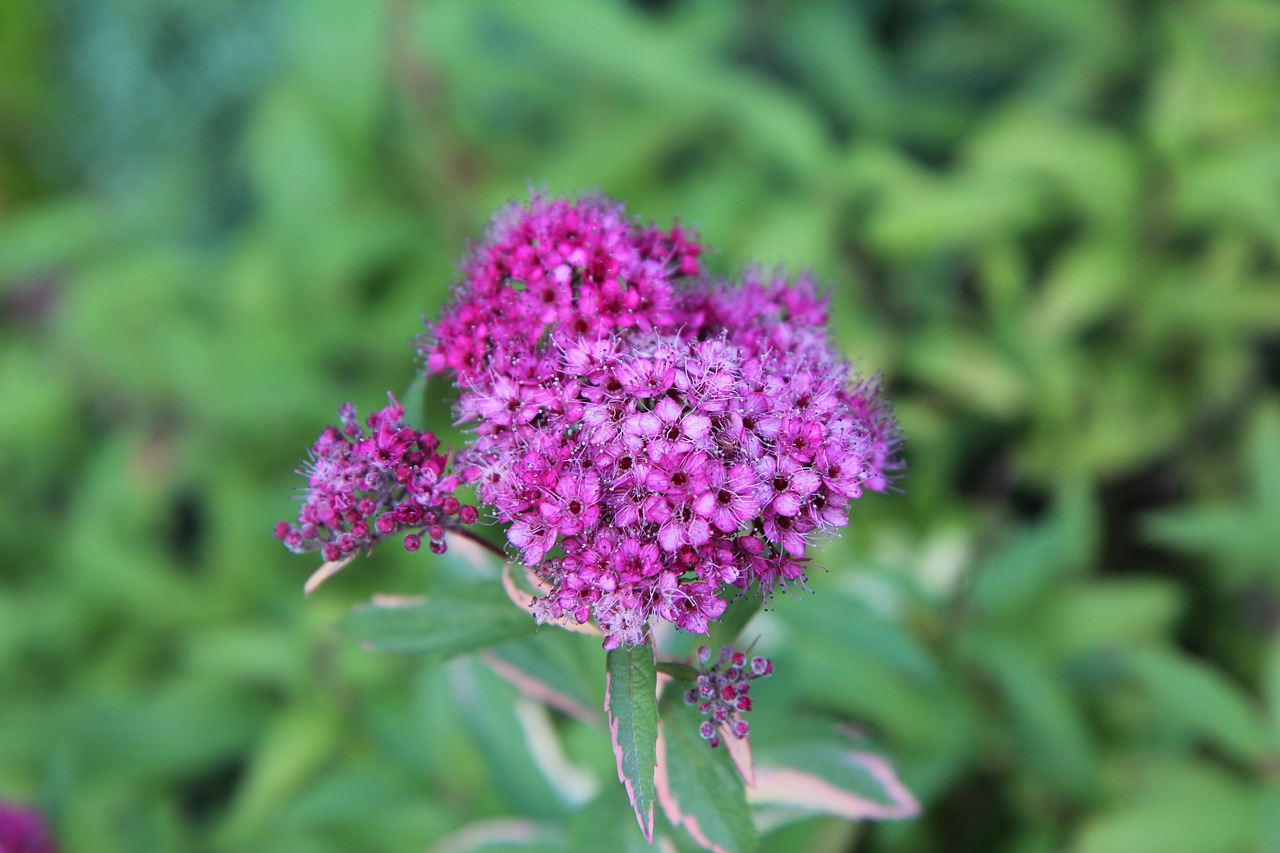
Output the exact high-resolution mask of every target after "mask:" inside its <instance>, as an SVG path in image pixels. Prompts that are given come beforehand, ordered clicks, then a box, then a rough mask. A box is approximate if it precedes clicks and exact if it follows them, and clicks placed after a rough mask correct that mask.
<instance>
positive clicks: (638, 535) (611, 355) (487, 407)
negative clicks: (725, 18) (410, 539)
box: [286, 196, 897, 649]
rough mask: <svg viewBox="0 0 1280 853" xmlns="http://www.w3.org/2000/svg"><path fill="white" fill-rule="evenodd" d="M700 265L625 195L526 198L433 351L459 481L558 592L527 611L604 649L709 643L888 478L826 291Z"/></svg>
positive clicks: (451, 310)
mask: <svg viewBox="0 0 1280 853" xmlns="http://www.w3.org/2000/svg"><path fill="white" fill-rule="evenodd" d="M700 254H701V247H700V246H699V245H698V244H697V243H696V242H695V241H694V240H693V239H692V237H691V235H689V234H688V233H687V232H685V231H683V230H681V229H680V228H678V227H677V228H673V229H671V230H670V231H661V230H658V229H656V228H653V227H643V226H639V225H637V224H636V223H634V222H632V221H631V220H630V219H629V218H628V217H627V216H626V215H625V213H624V211H623V209H622V206H621V205H620V204H617V203H616V202H613V201H610V200H607V199H604V198H601V197H594V196H593V197H587V198H583V199H579V200H563V199H558V200H548V199H545V198H542V197H538V196H535V197H534V199H533V200H532V202H531V203H530V204H529V205H528V206H527V207H521V206H512V207H511V208H509V209H508V210H506V211H505V212H503V213H502V214H501V215H500V216H499V217H498V218H497V220H496V221H495V223H494V225H493V227H492V229H491V232H490V234H489V236H488V237H487V239H486V240H485V241H484V242H483V243H482V244H480V245H479V246H477V247H475V248H474V249H473V251H472V252H471V254H470V255H469V257H468V259H467V260H466V262H465V263H464V266H463V277H462V280H461V282H460V284H459V285H458V286H457V287H456V288H455V291H454V298H453V301H452V303H451V304H450V305H449V307H448V308H447V309H446V310H445V312H444V314H443V316H442V318H441V319H440V320H439V322H437V323H436V324H434V325H433V326H431V327H430V329H429V332H430V334H429V336H428V338H427V339H426V340H425V341H424V342H423V344H422V354H423V356H424V359H425V362H426V365H427V369H428V371H429V372H432V373H440V372H448V373H452V374H453V375H454V377H455V378H456V382H457V385H458V387H459V389H460V397H459V401H458V412H459V415H460V418H461V421H462V422H464V423H468V424H471V425H472V429H473V432H474V435H475V439H474V441H473V442H472V443H471V444H470V446H469V447H468V448H467V449H466V450H464V451H463V452H462V454H461V455H460V456H459V458H458V460H457V466H456V468H455V470H456V471H458V472H459V473H458V476H460V477H461V478H462V479H463V480H467V481H474V482H475V483H476V487H477V492H478V495H479V497H480V499H481V501H482V502H483V503H484V504H485V505H486V506H487V507H488V508H490V510H491V512H492V514H493V517H494V519H495V520H496V521H498V522H500V523H502V524H504V525H506V530H507V538H508V541H509V542H510V543H511V545H513V546H514V547H515V549H516V550H517V551H518V553H519V556H520V559H521V560H523V561H524V563H526V564H527V565H529V566H531V567H532V568H533V569H534V571H535V572H536V573H537V574H538V575H540V576H541V577H542V578H543V579H544V580H545V581H546V582H547V583H548V585H549V588H550V592H549V594H548V595H546V596H545V597H544V598H542V599H540V600H539V601H538V602H536V604H535V614H536V615H537V616H538V617H539V618H540V619H542V620H549V619H559V618H563V617H565V616H569V617H571V618H573V619H575V620H577V621H578V622H586V621H588V620H594V621H595V622H596V624H598V625H599V626H600V628H601V629H602V630H603V631H604V633H605V643H604V645H605V648H607V649H612V648H616V647H618V646H620V645H624V644H625V645H640V644H643V643H644V642H645V641H646V638H647V634H648V630H649V626H650V624H651V622H652V621H653V620H654V619H664V620H667V621H669V622H671V623H673V624H675V625H676V626H677V627H679V628H682V629H684V630H687V631H691V632H694V633H705V632H706V631H707V628H708V622H709V621H711V620H715V619H716V618H718V617H719V616H720V615H721V614H722V613H723V612H724V610H725V607H726V602H725V600H724V599H723V598H722V597H721V595H722V594H723V593H725V592H726V591H727V590H729V589H730V588H731V587H732V588H733V591H734V592H737V591H739V590H746V589H747V588H749V587H750V586H751V585H752V584H753V583H754V584H757V585H758V586H759V588H760V590H761V591H762V592H763V593H764V594H765V595H768V594H770V593H772V592H773V591H774V589H775V588H777V587H785V586H786V585H788V584H799V585H803V584H804V582H805V568H806V565H807V563H808V561H809V556H808V549H809V548H810V546H811V545H812V543H813V542H814V541H815V540H816V539H817V538H819V537H822V536H826V535H828V534H830V533H831V532H833V531H834V530H836V529H837V528H839V527H842V526H843V525H845V524H847V523H848V515H847V509H848V505H849V503H850V501H852V500H853V499H855V498H857V497H859V495H860V494H861V492H862V490H863V489H872V490H877V491H878V490H883V489H885V488H886V487H887V484H888V480H889V476H890V474H891V472H892V470H893V468H894V467H895V465H896V464H897V463H896V461H895V458H894V452H895V445H896V428H895V426H894V422H893V419H892V417H891V415H890V414H889V412H888V411H887V408H886V407H885V406H884V405H883V403H882V402H881V399H880V395H879V388H878V386H877V385H876V384H875V383H874V382H867V381H860V380H857V379H856V378H855V377H854V376H853V374H852V373H851V371H850V367H849V365H848V363H847V362H846V361H844V359H842V358H841V357H840V356H839V355H838V354H836V352H835V351H834V349H833V347H832V345H831V342H830V340H829V338H828V336H827V333H826V331H825V328H824V327H825V324H826V319H827V317H826V306H825V302H824V300H822V299H820V298H819V297H818V295H817V293H816V288H815V286H814V284H813V281H812V280H811V279H810V278H809V277H808V276H801V277H799V278H798V279H797V280H795V281H790V280H788V279H787V278H786V277H785V276H782V275H773V276H766V275H763V274H762V273H761V272H759V271H757V270H750V271H748V272H746V273H745V274H744V275H743V276H742V277H741V278H740V280H739V281H737V282H733V283H729V282H713V281H710V280H707V279H705V278H695V276H697V275H698V273H700V268H699V262H698V258H699V256H700ZM317 456H321V453H320V452H319V451H317ZM380 470H381V469H380ZM436 474H437V476H439V474H440V472H439V471H437V472H436ZM446 479H447V478H446ZM433 485H434V486H435V487H436V488H437V491H436V492H435V493H433V494H442V493H443V492H444V491H445V490H446V488H445V487H446V486H450V487H451V486H452V485H456V483H445V482H444V480H440V481H439V484H437V481H433ZM313 487H314V478H313ZM344 494H346V493H344ZM309 503H310V501H309ZM329 516H330V517H331V516H332V513H330V514H329ZM347 517H349V516H344V518H347ZM321 520H322V521H323V518H321ZM326 523H327V522H326ZM330 529H336V528H332V527H331V526H330ZM292 532H293V531H292V530H290V531H289V532H288V534H291V533H292ZM288 534H286V536H287V535H288ZM301 535H302V536H303V538H304V540H305V537H306V528H305V526H304V528H303V530H302V532H301ZM338 541H339V543H341V542H342V541H343V540H342V538H341V537H339V540H338ZM352 541H354V542H355V543H356V544H355V547H360V545H361V544H362V542H361V541H360V538H359V537H354V539H353V540H352ZM339 548H341V545H340V544H339Z"/></svg>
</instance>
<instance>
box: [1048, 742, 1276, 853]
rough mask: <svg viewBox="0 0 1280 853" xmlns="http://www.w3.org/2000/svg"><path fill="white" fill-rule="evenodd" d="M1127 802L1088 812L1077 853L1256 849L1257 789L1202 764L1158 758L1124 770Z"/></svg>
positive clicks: (1207, 852) (1203, 852)
mask: <svg viewBox="0 0 1280 853" xmlns="http://www.w3.org/2000/svg"><path fill="white" fill-rule="evenodd" d="M1127 769H1128V771H1129V774H1128V775H1129V776H1130V777H1132V778H1133V779H1134V780H1135V784H1136V786H1137V790H1135V791H1134V792H1133V796H1132V798H1131V799H1130V801H1129V802H1126V803H1125V804H1124V805H1122V806H1120V807H1118V808H1114V809H1111V810H1108V811H1106V812H1103V813H1101V814H1096V815H1094V816H1091V817H1090V818H1089V819H1088V820H1087V821H1086V822H1085V824H1084V827H1083V830H1082V831H1081V833H1080V836H1079V838H1078V839H1077V843H1076V845H1075V846H1073V847H1072V848H1071V849H1072V850H1074V851H1076V853H1134V851H1143V850H1152V851H1157V850H1158V851H1160V853H1236V851H1240V850H1254V849H1257V848H1256V847H1255V846H1254V844H1255V843H1256V835H1257V833H1258V828H1259V827H1258V823H1259V817H1260V814H1259V803H1258V797H1257V793H1256V792H1255V791H1253V790H1251V789H1250V788H1249V787H1247V786H1245V785H1242V784H1241V783H1240V782H1238V781H1236V780H1235V779H1233V778H1231V777H1229V776H1228V775H1227V774H1225V773H1223V772H1222V771H1220V770H1218V769H1216V768H1212V767H1209V766H1206V765H1203V764H1186V763H1182V762H1169V761H1157V762H1148V763H1145V764H1139V765H1137V766H1134V767H1131V768H1127Z"/></svg>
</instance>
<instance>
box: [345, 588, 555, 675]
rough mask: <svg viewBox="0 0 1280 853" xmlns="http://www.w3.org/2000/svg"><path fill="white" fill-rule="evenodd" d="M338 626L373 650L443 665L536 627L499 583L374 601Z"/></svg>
mask: <svg viewBox="0 0 1280 853" xmlns="http://www.w3.org/2000/svg"><path fill="white" fill-rule="evenodd" d="M455 589H458V588H455ZM462 589H465V587H464V588H462ZM338 626H339V628H341V630H342V631H344V632H345V633H346V634H348V635H349V636H351V637H353V638H354V639H356V640H359V641H360V642H361V644H362V645H364V646H365V647H367V648H370V649H377V650H379V651H388V652H419V653H422V654H427V655H431V656H433V657H436V658H439V659H441V660H445V659H447V658H451V657H455V656H457V655H460V654H464V653H466V652H470V651H475V650H476V649H481V648H484V647H486V646H492V645H495V644H497V643H502V642H505V641H507V640H511V639H515V638H516V637H521V636H527V635H529V634H531V633H533V630H534V623H533V622H532V621H530V619H529V617H528V616H527V615H526V614H524V613H522V612H521V611H520V610H518V609H516V608H515V607H512V606H511V602H510V601H508V600H507V598H506V596H505V595H504V594H503V592H502V588H501V587H499V586H498V585H497V584H492V585H491V588H490V586H485V587H482V588H480V589H477V590H470V591H468V592H466V593H462V592H461V591H458V592H451V593H449V594H445V595H437V596H432V597H431V598H408V597H399V596H386V595H379V596H374V597H373V599H371V600H370V602H369V603H368V604H362V605H359V606H357V607H355V608H353V609H352V611H351V612H350V613H349V614H347V616H346V617H344V618H343V619H342V620H341V621H340V622H339V623H338Z"/></svg>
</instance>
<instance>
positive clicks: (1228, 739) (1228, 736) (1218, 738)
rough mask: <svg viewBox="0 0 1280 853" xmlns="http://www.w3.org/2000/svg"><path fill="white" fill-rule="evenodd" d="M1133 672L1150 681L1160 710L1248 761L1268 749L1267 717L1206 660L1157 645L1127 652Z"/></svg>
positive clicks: (1136, 675)
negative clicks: (1196, 659) (1161, 648)
mask: <svg viewBox="0 0 1280 853" xmlns="http://www.w3.org/2000/svg"><path fill="white" fill-rule="evenodd" d="M1124 663H1125V666H1126V668H1127V669H1128V670H1129V672H1130V673H1132V674H1133V676H1134V677H1136V678H1137V679H1138V680H1139V681H1141V682H1143V684H1145V685H1146V687H1147V689H1148V690H1150V691H1151V693H1152V694H1153V696H1154V698H1155V699H1156V701H1157V703H1158V704H1159V707H1160V715H1161V716H1162V717H1163V718H1165V719H1168V720H1171V721H1173V722H1175V723H1177V724H1179V725H1182V726H1185V727H1186V728H1187V729H1189V730H1191V731H1192V732H1194V733H1195V734H1197V735H1201V736H1203V737H1206V738H1208V739H1209V740H1212V741H1214V742H1216V743H1217V744H1218V745H1220V746H1222V747H1224V748H1226V749H1228V750H1230V751H1232V752H1233V753H1235V754H1236V755H1237V756H1239V757H1241V758H1244V759H1245V760H1248V761H1254V760H1257V759H1258V758H1260V757H1261V755H1262V753H1263V751H1264V750H1265V748H1266V735H1265V734H1264V730H1263V725H1262V720H1261V718H1260V715H1259V714H1258V712H1257V710H1256V709H1255V708H1254V707H1253V705H1252V704H1251V703H1250V702H1249V700H1248V698H1247V697H1246V696H1245V695H1244V693H1243V691H1241V690H1240V688H1238V687H1237V686H1236V685H1234V684H1232V683H1231V682H1230V681H1228V680H1227V679H1226V677H1225V676H1223V675H1222V674H1221V673H1220V672H1218V671H1217V670H1215V669H1212V668H1210V667H1208V666H1205V665H1204V664H1201V663H1198V662H1196V661H1193V660H1190V659H1188V658H1185V657H1180V656H1178V655H1175V654H1173V653H1172V652H1168V651H1164V650H1158V649H1134V650H1132V651H1130V652H1129V653H1127V654H1126V655H1125V656H1124Z"/></svg>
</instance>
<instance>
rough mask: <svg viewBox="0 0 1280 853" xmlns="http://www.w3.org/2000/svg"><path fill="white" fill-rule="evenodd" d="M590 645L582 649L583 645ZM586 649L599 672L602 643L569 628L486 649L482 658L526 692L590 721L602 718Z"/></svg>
mask: <svg viewBox="0 0 1280 853" xmlns="http://www.w3.org/2000/svg"><path fill="white" fill-rule="evenodd" d="M584 645H585V646H587V647H589V648H587V649H585V650H584V649H583V646H584ZM587 652H589V653H590V657H591V659H592V662H593V664H594V665H593V666H592V667H591V675H592V676H593V677H594V678H598V676H597V675H596V673H597V670H596V669H595V667H596V666H599V664H598V663H594V662H595V661H596V660H598V656H599V644H598V643H596V642H595V641H594V640H585V639H583V638H582V637H579V636H576V635H574V634H570V633H568V632H566V631H539V632H538V633H537V635H536V636H533V637H525V638H524V639H521V640H516V641H515V642H511V643H503V644H502V645H501V646H497V647H496V648H493V649H489V650H487V651H485V652H484V653H483V654H482V656H481V659H482V660H483V661H484V662H485V664H486V665H487V666H488V667H489V668H490V669H492V670H493V671H494V672H495V673H497V674H498V675H500V676H501V677H502V678H504V679H505V680H507V681H509V682H511V683H512V684H514V685H515V686H516V687H517V688H519V689H520V691H521V692H523V693H524V694H525V695H527V696H530V697H532V698H534V699H537V700H538V701H540V702H544V703H546V704H547V705H550V706H551V707H553V708H555V709H556V710H558V711H561V712H563V713H565V714H568V715H570V716H572V717H576V718H577V719H579V720H582V721H584V722H588V723H597V722H599V720H600V697H599V695H598V693H599V687H598V682H596V683H594V684H588V683H587V680H586V679H587V674H586V671H585V667H584V664H585V662H586V658H587V654H586V653H587Z"/></svg>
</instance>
